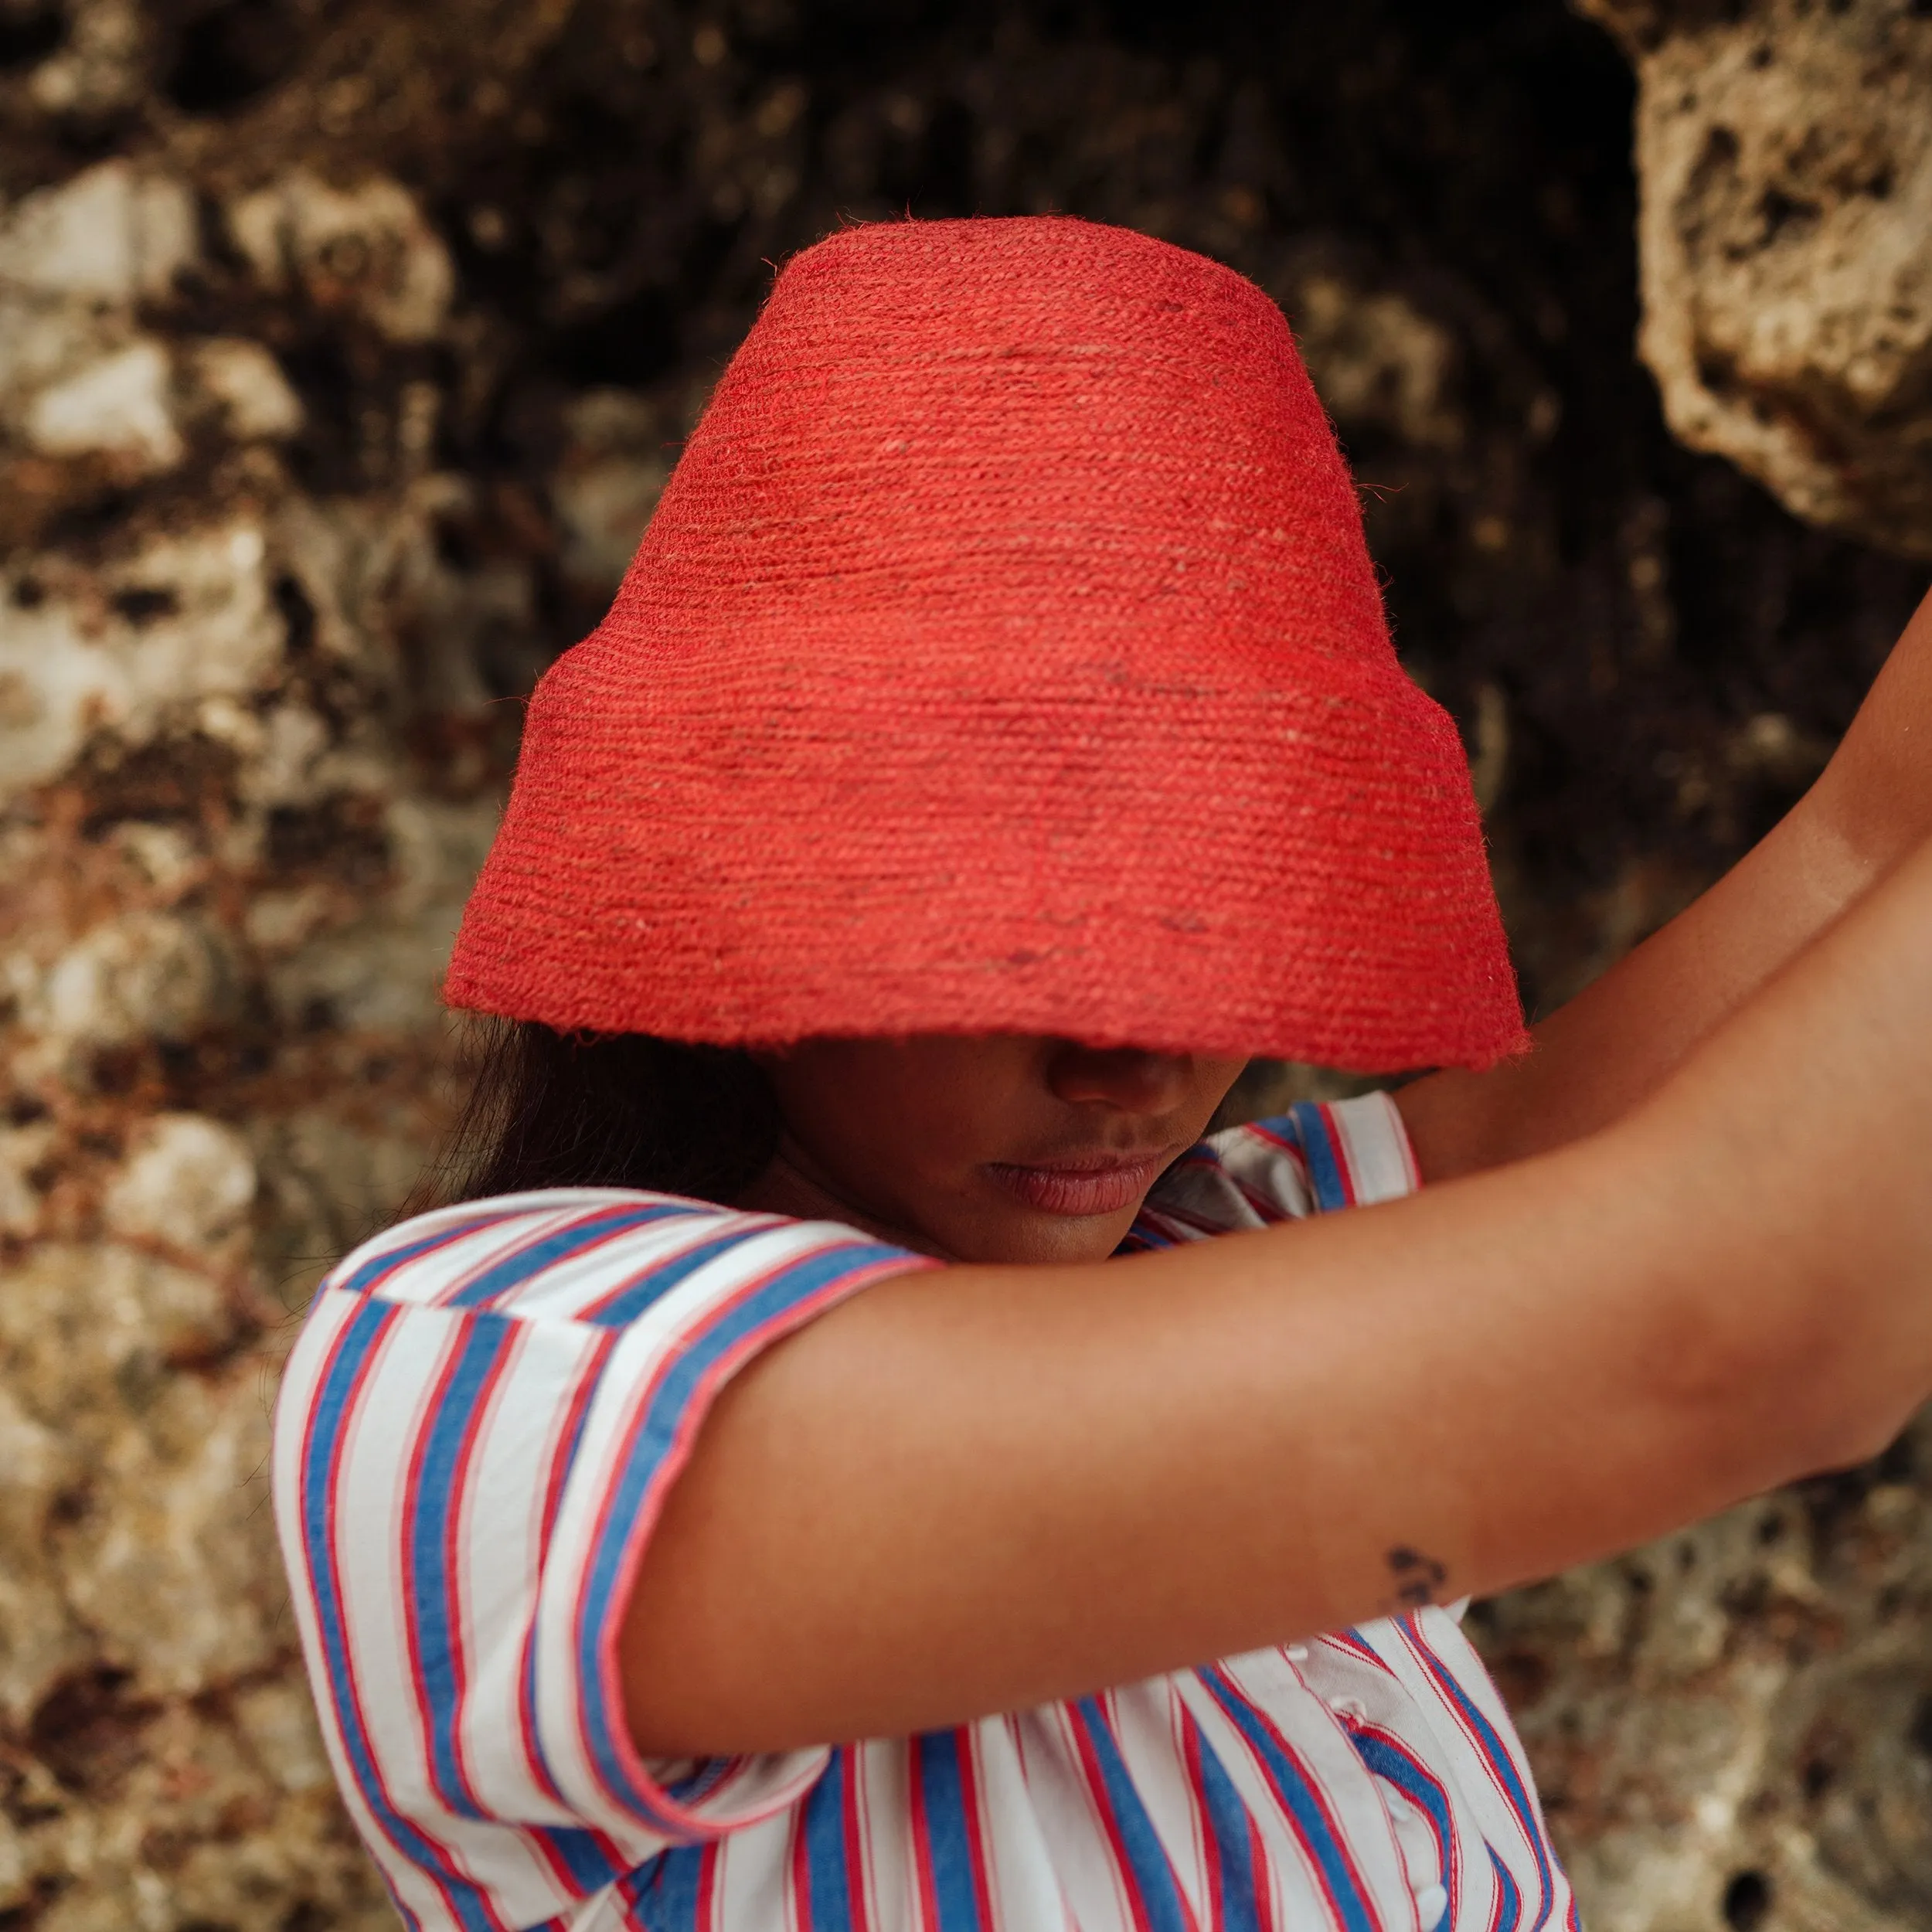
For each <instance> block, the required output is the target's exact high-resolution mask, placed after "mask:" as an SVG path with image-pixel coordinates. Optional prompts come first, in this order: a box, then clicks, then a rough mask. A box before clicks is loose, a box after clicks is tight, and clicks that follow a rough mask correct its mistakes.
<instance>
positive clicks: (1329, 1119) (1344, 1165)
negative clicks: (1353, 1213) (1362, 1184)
mask: <svg viewBox="0 0 1932 1932" xmlns="http://www.w3.org/2000/svg"><path fill="white" fill-rule="evenodd" d="M1315 1111H1317V1112H1318V1114H1320V1115H1321V1124H1322V1126H1323V1127H1324V1128H1325V1129H1326V1130H1327V1131H1328V1148H1329V1151H1330V1152H1331V1153H1332V1154H1333V1155H1334V1156H1335V1175H1336V1178H1337V1179H1339V1180H1340V1182H1341V1183H1342V1195H1343V1197H1344V1199H1345V1203H1346V1205H1347V1206H1349V1207H1353V1206H1355V1169H1354V1168H1353V1167H1352V1165H1350V1164H1349V1143H1348V1142H1347V1141H1345V1140H1344V1139H1343V1138H1342V1127H1341V1124H1340V1123H1339V1122H1338V1121H1337V1120H1336V1119H1335V1109H1334V1108H1333V1107H1331V1106H1330V1105H1329V1104H1328V1102H1327V1101H1326V1100H1323V1101H1321V1103H1320V1104H1318V1107H1316V1110H1315Z"/></svg>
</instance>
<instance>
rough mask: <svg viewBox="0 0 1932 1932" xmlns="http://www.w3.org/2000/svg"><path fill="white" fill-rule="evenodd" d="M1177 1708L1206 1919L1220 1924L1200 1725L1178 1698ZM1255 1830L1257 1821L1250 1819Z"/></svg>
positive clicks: (1221, 1915)
mask: <svg viewBox="0 0 1932 1932" xmlns="http://www.w3.org/2000/svg"><path fill="white" fill-rule="evenodd" d="M1175 1709H1176V1710H1178V1711H1179V1713H1180V1718H1181V1726H1180V1729H1181V1761H1182V1763H1183V1764H1185V1765H1186V1767H1187V1794H1188V1801H1189V1804H1192V1806H1193V1808H1194V1821H1195V1836H1196V1840H1197V1841H1198V1842H1199V1845H1200V1847H1201V1864H1202V1869H1204V1870H1205V1871H1206V1873H1207V1894H1208V1896H1207V1906H1208V1913H1207V1922H1208V1923H1209V1925H1210V1926H1219V1925H1222V1924H1223V1923H1225V1922H1226V1915H1225V1913H1223V1910H1222V1905H1221V1859H1220V1855H1219V1852H1217V1850H1216V1846H1217V1845H1219V1842H1220V1838H1219V1833H1217V1832H1216V1830H1215V1828H1214V1820H1213V1815H1212V1814H1211V1813H1210V1812H1209V1810H1208V1804H1207V1774H1206V1772H1205V1771H1204V1770H1202V1767H1201V1726H1200V1725H1199V1722H1198V1721H1197V1720H1196V1718H1195V1715H1194V1713H1192V1711H1191V1710H1189V1709H1188V1707H1187V1706H1186V1704H1185V1702H1182V1700H1181V1699H1179V1698H1176V1699H1175ZM1248 1828H1249V1830H1250V1832H1252V1831H1253V1828H1254V1821H1253V1819H1252V1818H1250V1819H1249V1821H1248Z"/></svg>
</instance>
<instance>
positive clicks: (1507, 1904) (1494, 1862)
mask: <svg viewBox="0 0 1932 1932" xmlns="http://www.w3.org/2000/svg"><path fill="white" fill-rule="evenodd" d="M1489 1866H1490V1869H1491V1870H1492V1871H1493V1872H1495V1875H1496V1883H1497V1884H1498V1886H1500V1887H1501V1888H1502V1908H1501V1910H1498V1913H1497V1914H1496V1927H1495V1932H1516V1928H1517V1927H1519V1926H1520V1925H1521V1924H1522V1893H1519V1891H1518V1890H1517V1889H1516V1881H1515V1879H1512V1877H1511V1876H1509V1866H1506V1865H1505V1864H1504V1863H1503V1862H1502V1859H1499V1858H1498V1856H1497V1855H1496V1848H1495V1846H1494V1845H1491V1846H1490V1848H1489Z"/></svg>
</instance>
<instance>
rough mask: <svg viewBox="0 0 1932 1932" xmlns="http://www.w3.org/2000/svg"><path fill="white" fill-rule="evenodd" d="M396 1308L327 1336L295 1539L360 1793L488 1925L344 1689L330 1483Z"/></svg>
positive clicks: (476, 1920) (370, 1304) (367, 1311)
mask: <svg viewBox="0 0 1932 1932" xmlns="http://www.w3.org/2000/svg"><path fill="white" fill-rule="evenodd" d="M400 1313H401V1309H400V1307H399V1306H398V1305H397V1304H393V1303H383V1302H380V1301H366V1302H365V1303H364V1304H362V1306H361V1307H360V1308H358V1309H357V1310H356V1311H355V1314H354V1315H352V1316H351V1317H350V1318H349V1321H347V1322H346V1323H345V1324H344V1325H343V1327H342V1332H340V1334H339V1335H338V1336H337V1337H336V1338H335V1343H334V1345H333V1346H334V1351H335V1361H334V1362H333V1364H332V1366H331V1368H330V1369H329V1372H328V1375H327V1376H326V1377H325V1379H324V1380H323V1382H322V1384H321V1387H320V1388H318V1389H317V1390H316V1392H315V1405H314V1407H313V1408H312V1410H311V1421H312V1428H311V1434H310V1437H309V1445H308V1456H307V1457H306V1458H305V1459H304V1462H303V1464H302V1474H301V1525H302V1544H303V1549H304V1553H305V1554H306V1556H307V1557H308V1570H309V1579H310V1585H311V1590H312V1591H313V1593H314V1597H315V1614H316V1621H317V1622H318V1624H319V1625H320V1626H321V1639H322V1655H323V1659H324V1662H325V1665H326V1667H327V1669H328V1686H329V1701H330V1703H331V1704H332V1706H333V1707H334V1709H335V1714H336V1716H337V1719H338V1721H339V1722H340V1723H341V1725H342V1744H343V1748H344V1750H346V1751H347V1753H348V1754H349V1766H350V1768H351V1770H352V1771H353V1773H354V1774H355V1783H356V1786H357V1787H358V1789H359V1791H361V1793H362V1799H363V1801H364V1803H366V1804H367V1805H368V1806H369V1810H370V1811H371V1813H372V1815H374V1817H375V1818H376V1822H377V1824H378V1825H379V1826H380V1827H381V1828H382V1830H383V1832H384V1833H385V1834H386V1835H387V1836H388V1837H389V1838H390V1839H391V1840H392V1841H393V1842H394V1843H395V1844H396V1845H397V1846H398V1847H399V1848H400V1849H401V1850H402V1851H403V1853H404V1855H406V1856H407V1857H408V1858H409V1859H410V1860H411V1861H412V1862H413V1863H415V1864H416V1865H417V1866H420V1868H421V1869H423V1871H424V1872H427V1874H428V1875H429V1876H430V1878H431V1879H434V1881H435V1882H436V1883H437V1886H438V1887H439V1888H440V1889H441V1891H442V1893H443V1896H444V1898H445V1899H446V1900H447V1901H448V1903H449V1906H450V1909H451V1911H452V1912H453V1913H454V1914H455V1916H456V1918H457V1922H458V1923H460V1924H461V1925H462V1926H464V1927H466V1928H472V1929H473V1932H492V1927H493V1923H494V1921H493V1920H492V1917H491V1916H490V1913H489V1912H488V1909H487V1908H486V1906H485V1903H484V1900H483V1896H482V1894H481V1891H480V1890H479V1889H478V1887H477V1886H475V1885H474V1884H472V1883H471V1882H470V1881H469V1880H468V1879H464V1878H462V1877H461V1876H458V1875H457V1873H456V1872H454V1871H452V1870H451V1868H450V1865H449V1862H448V1860H447V1858H446V1857H445V1856H444V1853H443V1852H442V1851H441V1849H440V1848H439V1847H438V1846H437V1845H435V1844H434V1843H433V1842H431V1841H430V1839H429V1838H427V1837H425V1836H424V1835H423V1833H422V1832H420V1830H419V1829H418V1828H417V1827H416V1826H415V1825H413V1824H412V1823H411V1822H410V1821H409V1819H407V1818H405V1817H404V1816H403V1814H402V1813H401V1812H400V1811H397V1810H396V1809H395V1808H394V1807H393V1805H391V1804H389V1802H388V1801H387V1800H386V1799H385V1798H384V1797H383V1787H382V1781H381V1779H380V1778H379V1776H378V1774H377V1772H376V1759H375V1753H374V1752H373V1751H372V1750H371V1748H370V1746H369V1737H368V1734H367V1733H366V1731H365V1730H363V1728H362V1718H361V1716H360V1714H359V1713H358V1711H357V1710H356V1709H355V1700H354V1698H353V1696H352V1694H351V1686H350V1679H349V1643H348V1639H347V1636H346V1634H345V1631H344V1628H343V1621H342V1604H341V1602H340V1601H339V1600H338V1598H337V1597H336V1594H335V1583H334V1580H333V1579H332V1577H331V1576H330V1574H329V1564H328V1546H329V1532H330V1529H331V1526H332V1523H333V1521H334V1516H335V1512H334V1509H333V1507H332V1504H333V1498H332V1494H331V1491H332V1476H333V1475H334V1472H335V1455H336V1451H337V1448H338V1446H339V1444H340V1442H341V1440H342V1428H343V1425H344V1423H345V1422H346V1421H347V1420H348V1417H349V1407H350V1404H351V1402H352V1400H353V1397H354V1396H355V1389H356V1386H357V1384H358V1383H359V1379H360V1378H361V1375H362V1368H363V1366H364V1364H365V1363H366V1362H367V1361H368V1359H369V1355H370V1354H371V1352H372V1351H373V1349H374V1348H375V1346H376V1342H378V1341H379V1339H380V1338H381V1337H382V1335H383V1332H384V1331H385V1330H386V1328H388V1327H389V1324H390V1323H391V1322H392V1321H394V1320H395V1319H396V1317H397V1316H398V1315H400ZM404 1917H406V1919H407V1920H409V1923H410V1924H411V1925H412V1926H415V1925H417V1924H418V1923H420V1921H418V1920H417V1918H416V1917H415V1916H414V1914H413V1913H405V1914H404Z"/></svg>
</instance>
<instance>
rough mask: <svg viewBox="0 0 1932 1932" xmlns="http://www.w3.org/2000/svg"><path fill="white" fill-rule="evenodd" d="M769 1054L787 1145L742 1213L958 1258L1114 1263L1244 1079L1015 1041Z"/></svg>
mask: <svg viewBox="0 0 1932 1932" xmlns="http://www.w3.org/2000/svg"><path fill="white" fill-rule="evenodd" d="M758 1057H759V1061H760V1065H762V1066H764V1069H765V1071H766V1072H767V1073H768V1074H769V1075H770V1079H771V1083H772V1085H773V1087H774V1089H775V1090H776V1091H777V1097H778V1107H779V1111H780V1113H781V1115H782V1116H783V1118H784V1138H783V1141H782V1142H781V1146H780V1148H779V1153H778V1157H777V1159H776V1160H775V1161H774V1162H773V1164H772V1166H771V1168H770V1170H769V1171H768V1172H767V1173H766V1174H765V1175H764V1176H763V1177H762V1178H761V1179H760V1181H759V1182H757V1184H756V1185H754V1186H753V1188H752V1189H750V1190H749V1191H748V1192H747V1194H746V1195H745V1196H743V1205H744V1206H755V1207H760V1208H767V1209H774V1210H776V1211H778V1212H781V1213H787V1214H793V1215H798V1216H801V1217H808V1216H815V1217H818V1218H823V1219H845V1220H849V1221H855V1222H858V1223H861V1224H862V1225H863V1226H866V1227H868V1228H869V1229H871V1230H874V1231H876V1232H877V1233H881V1234H883V1235H884V1236H887V1237H888V1238H889V1239H890V1240H895V1241H897V1242H900V1243H902V1244H903V1245H905V1246H906V1247H916V1248H919V1249H921V1250H924V1251H925V1252H927V1253H931V1254H937V1255H942V1256H944V1257H947V1258H948V1259H950V1260H957V1261H1090V1260H1101V1259H1103V1258H1104V1257H1106V1256H1107V1255H1109V1254H1111V1253H1112V1252H1113V1251H1114V1248H1115V1247H1117V1246H1118V1244H1119V1243H1120V1240H1121V1236H1124V1234H1125V1233H1126V1232H1127V1230H1128V1228H1129V1227H1130V1226H1131V1225H1132V1223H1133V1220H1134V1215H1135V1214H1136V1213H1138V1210H1139V1208H1140V1205H1141V1201H1142V1199H1144V1198H1145V1196H1146V1193H1147V1191H1148V1189H1149V1188H1150V1187H1151V1186H1152V1185H1153V1184H1154V1182H1155V1179H1157V1178H1158V1176H1159V1175H1160V1172H1161V1171H1162V1168H1165V1166H1166V1165H1168V1162H1170V1161H1172V1160H1173V1159H1174V1158H1175V1156H1176V1155H1179V1154H1180V1153H1182V1152H1183V1151H1185V1150H1186V1149H1187V1148H1190V1147H1192V1145H1194V1143H1195V1142H1196V1141H1197V1140H1199V1138H1200V1137H1201V1134H1202V1131H1203V1130H1204V1129H1205V1128H1206V1125H1207V1124H1208V1121H1209V1118H1210V1117H1211V1116H1212V1115H1213V1112H1214V1110H1215V1109H1216V1107H1218V1106H1219V1105H1220V1104H1221V1101H1222V1100H1223V1097H1225V1096H1226V1093H1227V1090H1228V1089H1229V1087H1230V1086H1232V1085H1233V1081H1234V1077H1235V1076H1236V1074H1237V1073H1240V1070H1241V1068H1242V1066H1243V1062H1242V1061H1240V1060H1216V1059H1210V1058H1208V1057H1206V1056H1203V1055H1199V1054H1175V1053H1141V1052H1138V1051H1135V1050H1132V1049H1119V1048H1107V1049H1102V1048H1099V1047H1091V1046H1080V1045H1078V1044H1077V1043H1075V1042H1073V1041H1071V1040H1064V1039H1049V1038H1048V1037H1046V1036H1043V1035H1038V1034H1018V1033H995V1034H975V1035H954V1034H941V1033H922V1034H916V1035H914V1036H912V1037H911V1038H910V1039H896V1040H887V1039H809V1040H802V1041H801V1042H799V1043H798V1044H797V1045H796V1046H789V1047H785V1048H783V1049H779V1050H777V1051H775V1052H772V1053H765V1054H761V1055H760V1056H758Z"/></svg>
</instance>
